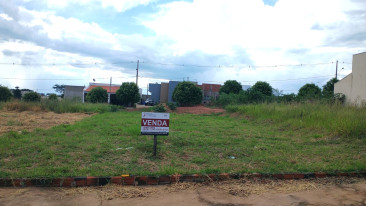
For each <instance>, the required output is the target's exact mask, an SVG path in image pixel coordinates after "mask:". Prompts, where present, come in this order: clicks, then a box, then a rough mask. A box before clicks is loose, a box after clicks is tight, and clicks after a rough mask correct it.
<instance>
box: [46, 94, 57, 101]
mask: <svg viewBox="0 0 366 206" xmlns="http://www.w3.org/2000/svg"><path fill="white" fill-rule="evenodd" d="M48 100H54V101H55V100H57V95H56V94H50V95H49V96H48Z"/></svg>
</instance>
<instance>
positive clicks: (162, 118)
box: [141, 112, 170, 136]
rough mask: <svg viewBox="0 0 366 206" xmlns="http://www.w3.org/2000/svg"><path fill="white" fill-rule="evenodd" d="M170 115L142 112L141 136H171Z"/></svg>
mask: <svg viewBox="0 0 366 206" xmlns="http://www.w3.org/2000/svg"><path fill="white" fill-rule="evenodd" d="M169 118H170V113H158V112H142V114H141V135H161V136H168V135H169Z"/></svg>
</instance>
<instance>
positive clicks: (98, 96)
mask: <svg viewBox="0 0 366 206" xmlns="http://www.w3.org/2000/svg"><path fill="white" fill-rule="evenodd" d="M86 100H87V101H88V102H91V103H105V102H107V101H108V93H107V90H105V89H103V88H102V87H95V88H93V89H92V90H91V91H90V92H89V93H88V94H87V95H86Z"/></svg>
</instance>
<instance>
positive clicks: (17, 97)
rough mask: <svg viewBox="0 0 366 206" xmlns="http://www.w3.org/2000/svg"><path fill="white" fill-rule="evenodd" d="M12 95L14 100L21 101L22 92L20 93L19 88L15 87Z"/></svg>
mask: <svg viewBox="0 0 366 206" xmlns="http://www.w3.org/2000/svg"><path fill="white" fill-rule="evenodd" d="M13 95H14V98H15V99H19V100H20V99H22V92H21V91H20V89H19V87H15V90H14V91H13Z"/></svg>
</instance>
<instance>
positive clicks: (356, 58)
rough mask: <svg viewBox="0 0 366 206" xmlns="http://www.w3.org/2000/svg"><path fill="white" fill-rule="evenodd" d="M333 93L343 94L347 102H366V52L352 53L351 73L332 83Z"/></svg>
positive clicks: (361, 103) (363, 103)
mask: <svg viewBox="0 0 366 206" xmlns="http://www.w3.org/2000/svg"><path fill="white" fill-rule="evenodd" d="M334 93H335V94H336V93H342V94H344V95H345V96H346V103H347V104H352V105H356V106H362V105H365V104H366V52H363V53H360V54H355V55H353V60H352V73H351V74H349V75H347V76H346V77H344V78H343V79H342V80H340V81H339V82H337V83H335V84H334Z"/></svg>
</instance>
